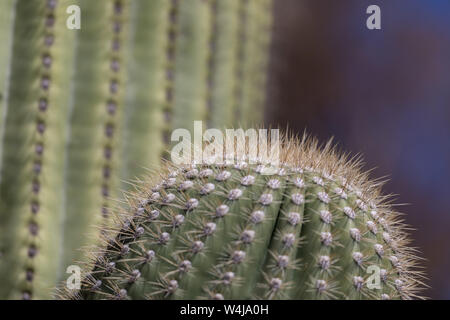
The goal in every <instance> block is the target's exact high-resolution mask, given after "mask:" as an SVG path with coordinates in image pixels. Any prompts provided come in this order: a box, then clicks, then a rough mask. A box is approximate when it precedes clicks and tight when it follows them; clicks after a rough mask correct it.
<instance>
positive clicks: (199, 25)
mask: <svg viewBox="0 0 450 320" xmlns="http://www.w3.org/2000/svg"><path fill="white" fill-rule="evenodd" d="M177 10H178V14H177V25H178V26H177V37H176V40H175V41H176V43H175V57H174V59H175V61H174V69H175V75H174V77H175V78H174V83H173V86H174V87H173V95H174V96H173V105H172V108H173V109H172V110H173V114H172V116H173V119H172V122H171V123H172V129H176V128H186V129H190V130H192V129H193V122H194V120H202V119H204V118H205V116H206V98H207V91H206V90H207V66H208V63H207V61H208V45H209V43H208V40H209V38H210V35H209V32H210V25H209V23H210V21H211V20H210V14H211V12H210V10H209V4H208V3H207V2H206V1H202V0H193V1H183V0H182V1H179V4H178V8H177Z"/></svg>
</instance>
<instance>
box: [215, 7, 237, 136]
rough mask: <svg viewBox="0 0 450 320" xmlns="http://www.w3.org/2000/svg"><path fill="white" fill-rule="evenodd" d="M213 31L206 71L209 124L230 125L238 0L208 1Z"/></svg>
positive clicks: (218, 126) (235, 58)
mask: <svg viewBox="0 0 450 320" xmlns="http://www.w3.org/2000/svg"><path fill="white" fill-rule="evenodd" d="M211 10H212V13H211V18H212V22H211V25H212V32H211V39H210V47H211V49H210V57H209V72H208V83H209V88H208V91H209V93H208V122H209V123H208V124H209V127H212V128H222V127H223V126H231V125H232V124H233V120H234V112H235V110H234V108H235V94H234V90H235V85H236V84H235V75H234V73H235V70H236V65H237V54H236V50H237V48H238V37H237V35H238V23H239V1H236V0H231V1H218V0H214V1H211Z"/></svg>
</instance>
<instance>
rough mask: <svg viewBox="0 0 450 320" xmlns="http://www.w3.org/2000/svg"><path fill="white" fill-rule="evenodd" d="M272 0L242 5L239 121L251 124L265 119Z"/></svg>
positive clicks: (249, 1) (238, 76)
mask: <svg viewBox="0 0 450 320" xmlns="http://www.w3.org/2000/svg"><path fill="white" fill-rule="evenodd" d="M270 9H271V2H269V1H267V0H263V1H251V0H245V1H242V2H241V8H240V31H239V37H240V40H239V41H240V48H239V50H238V59H239V61H240V62H239V65H238V67H237V74H236V76H237V78H238V80H237V81H238V84H237V87H236V94H237V106H236V108H237V112H236V117H237V118H236V119H235V120H236V121H237V122H240V123H242V125H243V126H249V125H252V124H254V123H258V122H261V121H262V120H263V113H262V112H261V105H262V104H263V103H264V100H265V94H264V92H266V90H265V76H264V74H265V72H266V64H267V59H268V41H269V40H268V39H270V34H271V32H270V30H269V28H270V19H268V17H267V16H268V14H267V12H269V11H270Z"/></svg>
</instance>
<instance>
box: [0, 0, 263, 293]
mask: <svg viewBox="0 0 450 320" xmlns="http://www.w3.org/2000/svg"><path fill="white" fill-rule="evenodd" d="M74 4H76V5H78V6H79V7H80V10H81V29H80V30H69V29H68V28H67V27H66V20H67V19H68V18H69V16H70V14H68V13H67V12H66V10H67V8H68V7H69V6H70V5H74ZM271 5H272V4H271V1H270V0H210V1H205V0H172V1H168V0H151V1H148V0H96V1H92V0H77V1H75V3H74V1H69V0H40V1H29V0H2V1H0V16H1V17H0V18H1V19H0V41H1V42H2V48H1V50H0V99H1V100H0V108H1V110H0V120H1V122H0V123H1V130H0V132H1V140H0V150H1V156H0V166H1V175H0V179H1V185H0V298H10V299H32V298H33V299H34V298H37V299H45V298H51V289H52V288H53V287H55V285H56V283H57V282H58V281H59V280H61V279H63V278H64V276H65V271H66V268H67V266H68V265H71V264H73V263H74V261H77V260H80V259H81V252H79V251H78V250H76V249H78V248H79V247H80V246H84V245H89V244H91V243H93V242H95V240H94V239H96V238H97V237H95V236H93V237H87V236H86V234H88V233H92V234H95V232H96V231H95V228H93V227H92V226H93V225H99V224H100V225H101V224H106V223H107V221H108V220H107V219H106V217H108V215H109V212H110V210H111V208H112V207H113V205H114V204H113V202H112V201H111V200H110V199H111V198H119V197H120V193H119V190H120V189H125V190H126V189H127V188H129V185H128V184H126V183H123V182H122V181H126V180H130V179H134V178H135V177H137V176H140V175H141V174H142V172H143V171H144V169H143V168H144V167H154V166H157V165H158V164H159V163H160V161H161V156H162V155H164V152H163V151H164V150H166V149H167V147H168V146H169V143H170V133H171V131H172V130H173V129H174V128H188V129H191V127H192V126H193V121H194V120H203V121H205V122H206V123H207V124H208V125H209V126H210V127H220V128H222V127H225V126H233V125H249V124H252V123H257V122H260V121H262V116H263V110H262V106H263V104H264V100H265V92H266V90H265V83H266V66H267V60H268V51H269V49H268V46H269V41H270V36H271V32H270V30H271V19H272V17H271V12H272V9H271ZM97 236H98V235H97ZM91 238H92V239H91Z"/></svg>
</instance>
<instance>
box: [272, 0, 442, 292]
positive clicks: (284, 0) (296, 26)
mask: <svg viewBox="0 0 450 320" xmlns="http://www.w3.org/2000/svg"><path fill="white" fill-rule="evenodd" d="M372 4H376V5H379V6H380V8H381V26H382V29H381V30H368V29H367V28H366V19H367V17H368V16H369V15H367V14H366V9H367V7H368V6H369V5H372ZM274 10H275V23H274V42H273V45H272V59H271V64H270V75H269V83H268V90H269V99H268V108H267V112H266V115H265V119H266V124H267V125H280V126H286V125H288V126H289V128H290V129H291V130H293V131H295V132H298V133H302V132H303V131H304V130H305V129H306V130H307V131H308V132H309V133H311V134H313V135H315V136H318V137H319V138H320V139H321V140H322V141H325V140H326V139H328V138H329V137H331V136H334V137H335V140H336V141H337V142H338V143H339V144H340V146H341V147H342V148H343V149H344V150H346V151H352V152H354V153H356V152H361V153H362V154H363V155H364V158H365V160H366V168H367V169H371V168H374V167H376V169H375V170H374V172H373V176H374V177H379V176H386V175H388V176H389V178H390V181H389V182H388V183H387V185H386V186H385V192H386V193H394V194H398V196H397V198H396V199H397V202H398V203H407V204H408V205H407V206H402V207H400V208H398V209H399V210H401V211H403V212H404V213H405V214H406V216H405V219H406V222H407V223H408V224H410V225H411V226H412V227H413V228H415V229H416V231H413V232H412V236H413V238H414V239H415V243H414V245H415V246H417V247H419V248H420V250H421V251H422V255H423V256H424V257H425V258H426V259H427V261H426V262H425V263H424V264H425V267H426V270H427V273H428V276H429V278H430V280H429V281H428V284H429V285H430V286H431V288H430V289H429V290H427V291H426V293H425V294H426V295H427V296H428V297H430V298H434V299H450V274H449V272H450V142H449V138H450V1H448V0H427V1H425V0H396V1H379V0H373V1H365V0H339V1H336V0H275V8H274Z"/></svg>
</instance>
